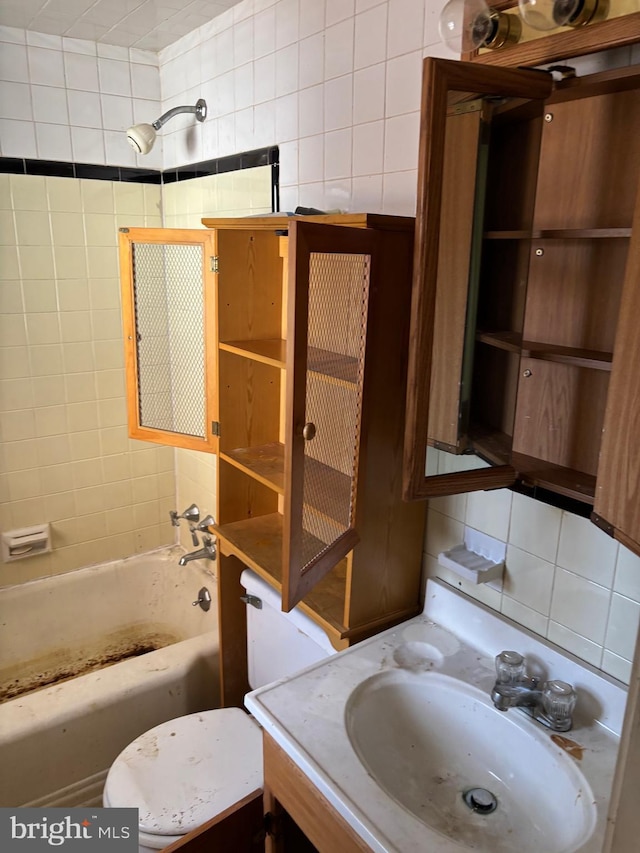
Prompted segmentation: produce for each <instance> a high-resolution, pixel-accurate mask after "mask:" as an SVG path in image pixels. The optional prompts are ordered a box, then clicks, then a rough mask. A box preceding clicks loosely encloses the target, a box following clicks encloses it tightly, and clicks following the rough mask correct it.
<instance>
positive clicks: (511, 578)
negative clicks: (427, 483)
mask: <svg viewBox="0 0 640 853" xmlns="http://www.w3.org/2000/svg"><path fill="white" fill-rule="evenodd" d="M429 453H430V455H431V453H432V451H431V449H430V450H429ZM460 459H461V464H463V465H464V464H465V462H464V461H462V460H464V457H460ZM447 467H448V469H449V468H450V467H451V461H450V460H447ZM465 524H466V525H468V526H469V527H472V528H474V529H476V530H480V531H482V532H483V533H487V534H488V535H490V536H493V537H495V538H496V539H499V540H500V541H502V542H504V543H506V545H507V556H506V564H505V569H504V573H503V577H502V580H501V581H492V582H490V583H488V584H479V585H475V584H472V583H469V582H468V581H466V580H464V579H463V578H461V577H459V576H458V575H456V574H455V573H454V572H453V571H451V570H450V569H447V568H444V567H443V566H440V565H439V564H438V554H439V553H440V552H441V551H445V550H447V549H449V548H452V547H453V546H454V545H458V544H460V543H461V542H462V540H463V535H464V526H465ZM424 567H425V574H426V576H427V577H439V578H441V579H442V580H445V581H447V582H448V583H451V584H453V585H455V586H457V587H458V588H460V589H462V590H464V592H466V593H467V594H468V595H471V596H472V597H473V598H476V599H478V600H479V601H482V602H483V603H484V604H486V605H487V606H489V607H492V608H493V609H494V610H497V611H499V612H500V613H503V614H504V615H505V616H507V617H508V618H510V619H513V620H515V621H516V622H518V623H519V624H521V625H524V626H525V627H526V628H529V629H530V630H531V631H534V632H535V633H536V634H540V635H541V636H543V637H546V638H547V639H549V640H551V641H552V642H554V643H556V644H557V645H559V646H561V647H562V648H564V649H567V650H568V651H570V652H572V653H573V654H575V655H577V656H578V657H580V658H582V659H583V660H586V661H588V662H589V663H591V664H593V665H594V666H596V667H599V668H601V669H603V670H604V671H605V672H608V673H609V674H610V675H613V676H614V677H615V678H618V679H620V680H621V681H624V682H626V683H628V681H629V675H630V670H631V661H632V660H633V655H634V649H635V642H636V636H637V633H638V624H639V620H640V558H639V557H637V556H635V555H634V554H632V553H631V552H630V551H629V550H627V549H626V548H624V547H623V546H622V545H619V544H618V543H617V542H616V541H615V540H614V539H612V538H610V537H609V536H607V535H606V534H605V533H603V532H602V531H601V530H599V529H598V528H597V527H596V526H595V525H594V524H593V523H592V522H591V521H589V520H588V519H585V518H582V517H580V516H577V515H575V514H573V513H571V512H567V511H564V510H560V509H557V508H556V507H552V506H548V505H547V504H544V503H541V502H540V501H536V500H533V499H531V498H529V497H526V496H525V495H520V494H517V493H514V492H511V491H510V490H509V489H497V490H495V491H489V492H471V493H470V494H468V495H466V494H463V495H455V496H453V497H442V498H433V499H431V500H430V501H429V514H428V520H427V533H426V537H425V553H424Z"/></svg>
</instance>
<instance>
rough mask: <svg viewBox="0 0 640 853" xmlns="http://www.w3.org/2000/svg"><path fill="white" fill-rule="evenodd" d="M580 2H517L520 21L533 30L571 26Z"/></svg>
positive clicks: (526, 0)
mask: <svg viewBox="0 0 640 853" xmlns="http://www.w3.org/2000/svg"><path fill="white" fill-rule="evenodd" d="M581 5H582V0H518V7H519V9H520V15H521V17H522V20H523V21H524V22H525V23H526V24H528V25H529V26H530V27H531V28H532V29H534V30H555V29H556V27H563V26H566V25H567V24H571V22H572V19H574V18H575V16H576V13H577V12H578V10H579V8H580V6H581Z"/></svg>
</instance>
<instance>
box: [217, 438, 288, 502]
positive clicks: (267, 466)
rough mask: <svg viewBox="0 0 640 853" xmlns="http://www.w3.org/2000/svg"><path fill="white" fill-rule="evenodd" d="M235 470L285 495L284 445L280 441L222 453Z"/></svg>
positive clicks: (237, 448) (222, 457)
mask: <svg viewBox="0 0 640 853" xmlns="http://www.w3.org/2000/svg"><path fill="white" fill-rule="evenodd" d="M220 458H221V459H224V460H225V461H226V462H229V463H230V464H231V465H233V466H234V467H235V468H238V469H239V470H240V471H243V472H244V473H245V474H248V475H249V476H250V477H253V478H254V479H255V480H258V481H259V482H260V483H263V484H264V485H265V486H268V487H269V488H271V489H275V491H276V492H277V493H278V494H279V495H284V445H283V444H281V443H280V442H278V441H272V442H269V443H268V444H262V445H260V446H259V447H236V448H234V449H233V450H225V451H223V452H221V453H220Z"/></svg>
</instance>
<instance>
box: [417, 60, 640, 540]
mask: <svg viewBox="0 0 640 853" xmlns="http://www.w3.org/2000/svg"><path fill="white" fill-rule="evenodd" d="M424 73H425V76H424V103H423V111H424V115H425V116H426V119H425V121H423V135H422V139H421V160H420V171H419V176H420V177H419V181H420V187H419V189H420V192H419V196H420V202H419V211H418V219H417V225H416V229H417V231H416V233H417V239H416V256H415V257H416V263H415V270H414V293H413V324H414V325H413V327H412V336H411V353H410V375H409V393H408V405H407V444H406V448H405V494H406V496H407V497H408V498H417V497H429V496H435V495H439V494H453V493H455V492H461V491H471V490H474V489H478V488H493V487H496V486H510V485H516V484H517V486H518V488H521V489H522V488H524V489H525V490H529V493H531V494H533V495H534V496H538V497H542V498H543V499H549V500H551V501H552V502H553V500H555V499H558V498H560V499H564V498H569V499H572V500H577V501H580V502H581V504H582V505H583V506H585V507H592V508H593V505H594V499H595V500H596V505H595V513H594V515H593V516H592V517H593V520H594V521H596V523H598V524H600V525H601V526H603V527H604V528H605V529H608V530H609V532H611V533H612V534H613V535H615V536H616V537H617V538H619V539H620V540H621V541H624V542H625V543H626V544H628V545H629V547H631V548H632V549H633V550H636V551H637V552H639V553H640V546H639V545H638V542H639V541H640V525H639V524H638V521H639V520H640V519H639V518H638V516H637V508H636V507H637V501H635V500H631V495H632V494H633V491H634V488H635V485H634V484H636V485H637V483H638V463H637V461H636V459H637V454H636V455H634V454H633V453H632V440H631V438H630V436H631V433H633V430H634V427H633V426H631V425H632V424H635V423H637V422H638V417H639V415H640V412H639V411H638V407H639V406H640V403H639V402H638V395H637V393H636V395H635V397H634V394H633V390H632V389H633V384H632V381H633V377H632V375H631V374H633V369H632V368H630V365H631V364H634V363H635V364H637V343H636V341H635V337H636V335H635V328H632V325H633V322H634V320H633V319H632V318H633V316H635V317H637V316H638V315H637V313H636V314H635V315H633V314H632V313H631V312H632V310H633V306H634V305H635V306H636V307H635V310H636V312H637V306H638V301H637V290H638V271H637V263H638V262H637V258H636V255H637V251H638V249H637V245H638V241H639V240H640V236H639V235H638V214H637V212H635V211H636V207H637V189H638V183H639V179H640V146H638V145H637V140H638V139H639V138H640V68H638V67H637V66H634V67H628V68H621V69H616V70H614V71H607V72H602V73H599V74H594V75H591V76H588V77H584V78H574V79H569V80H566V81H562V82H559V83H556V84H552V82H551V79H550V75H545V74H544V73H542V72H540V71H521V70H517V71H515V70H511V69H502V68H495V67H492V66H477V65H475V64H470V63H457V62H449V61H446V60H433V59H427V60H425V72H424ZM525 75H533V77H530V78H529V80H527V79H526V77H525ZM534 78H535V79H534ZM478 95H480V98H478V97H477V96H478ZM474 110H475V112H474ZM461 115H462V116H465V117H466V116H473V115H475V116H477V118H476V120H475V121H476V124H477V125H479V127H473V128H472V130H471V131H465V133H466V136H465V139H466V140H467V142H468V147H469V148H470V149H471V157H470V158H467V159H466V160H464V161H463V160H462V159H460V160H458V159H457V158H458V151H459V150H460V146H459V145H458V148H457V149H456V148H451V147H447V145H446V144H445V141H446V142H448V141H449V139H450V138H452V137H454V138H455V131H453V130H452V129H451V128H452V126H453V125H459V124H460V121H461V119H460V116H461ZM466 120H467V121H469V119H468V118H466ZM434 128H436V135H435V137H434V134H433V131H434ZM472 134H475V137H477V139H478V140H479V141H478V145H477V147H476V149H475V151H474V139H473V137H472ZM458 135H460V132H458ZM463 136H464V134H463ZM434 149H435V150H434ZM452 152H453V153H452ZM447 157H448V158H449V161H450V163H451V162H453V164H454V165H455V164H456V163H457V169H456V168H453V169H452V167H451V165H449V166H448V167H447V168H442V163H443V158H444V163H445V164H446V163H447ZM436 171H440V173H441V174H442V175H443V177H442V178H441V186H442V187H443V195H442V196H440V187H438V186H437V185H436V186H434V184H433V180H432V178H433V175H434V172H436ZM465 174H466V175H467V176H470V177H475V194H474V197H473V201H472V204H469V201H468V198H467V200H465V199H464V198H463V195H464V193H462V192H456V190H455V182H456V180H457V181H458V182H459V181H460V175H465ZM451 175H453V177H451ZM452 191H453V200H452ZM447 194H448V197H447ZM466 194H467V196H469V192H468V189H467V190H466ZM445 197H447V200H446V202H445ZM447 205H448V206H449V207H451V206H452V205H453V207H454V208H455V207H456V206H458V215H457V218H455V219H454V218H453V217H452V216H451V214H449V215H447ZM460 211H462V214H463V215H462V214H461V213H460ZM465 216H466V222H467V226H466V227H467V231H468V236H467V239H466V242H465V240H464V239H463V238H464V234H463V233H462V231H461V225H460V223H461V222H463V221H464V217H465ZM634 217H635V218H634ZM452 221H454V222H455V225H454V226H452V225H451V222H452ZM456 229H457V230H456ZM434 232H435V233H434ZM456 250H457V251H458V252H459V253H460V254H461V255H462V257H463V259H464V262H465V268H464V269H463V270H462V272H461V274H460V275H459V276H458V277H455V276H452V275H451V274H450V272H449V270H448V267H447V257H450V256H451V255H453V254H454V252H455V251H456ZM457 263H458V265H459V266H460V265H461V264H462V262H461V261H460V260H458V261H457ZM442 317H445V318H447V319H448V322H449V323H450V324H451V325H452V326H453V327H455V328H457V330H458V335H459V338H460V340H459V341H458V342H455V341H454V336H453V335H446V336H445V335H443V334H442V328H440V327H439V324H440V323H441V318H442ZM461 330H462V331H461ZM432 340H433V341H434V343H433V347H431V346H430V344H431V341H432ZM634 348H635V349H634ZM452 353H453V355H452ZM455 359H457V361H456V360H455ZM633 359H635V362H634V361H633ZM452 365H453V367H452ZM424 376H427V377H430V380H429V381H428V382H425V381H423V380H422V377H424ZM630 380H631V383H630ZM452 389H455V391H456V392H457V395H456V394H452ZM447 394H448V395H449V399H451V397H454V398H455V399H454V403H453V408H452V410H451V412H452V413H450V414H449V416H448V418H447V422H448V425H451V424H453V423H454V422H455V427H456V429H457V433H456V432H454V433H453V434H452V433H449V435H447V434H446V432H445V431H444V430H443V429H442V427H441V425H438V424H437V423H436V419H435V418H434V415H433V412H434V411H438V409H439V408H440V406H439V401H440V400H442V399H445V398H446V395H447ZM605 411H606V412H607V415H606V420H605ZM623 413H624V417H623ZM627 429H628V434H627ZM452 435H453V438H452ZM603 437H604V438H603ZM619 438H620V439H621V440H619ZM429 446H431V447H435V448H439V449H446V450H448V451H450V452H451V451H453V452H455V453H468V452H473V453H475V454H476V455H477V456H478V457H480V459H481V460H484V462H485V463H489V466H487V467H484V468H480V469H479V470H474V471H472V472H469V473H467V472H461V473H456V474H449V475H444V476H426V475H425V470H426V469H425V457H426V453H427V447H429ZM622 454H624V458H622ZM599 466H600V467H599ZM623 472H624V478H626V483H627V486H628V488H625V487H624V486H623V487H622V489H621V485H622V483H621V482H620V478H621V477H622V475H623ZM621 492H622V493H623V494H624V495H625V496H624V497H622V496H621ZM554 496H555V497H554ZM634 543H635V544H634Z"/></svg>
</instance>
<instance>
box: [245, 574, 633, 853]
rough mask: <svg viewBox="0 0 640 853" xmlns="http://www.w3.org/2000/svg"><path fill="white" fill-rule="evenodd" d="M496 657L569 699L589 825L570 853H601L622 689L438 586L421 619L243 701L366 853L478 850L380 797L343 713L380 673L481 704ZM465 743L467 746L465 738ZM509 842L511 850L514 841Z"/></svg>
mask: <svg viewBox="0 0 640 853" xmlns="http://www.w3.org/2000/svg"><path fill="white" fill-rule="evenodd" d="M452 625H455V626H456V629H455V633H453V632H452V631H451V630H449V628H448V627H445V626H452ZM503 649H515V650H517V651H519V652H520V653H522V654H524V655H525V657H526V661H527V672H528V674H540V675H541V676H542V677H544V678H559V679H562V680H564V681H568V682H570V683H572V684H573V685H574V686H575V687H576V689H577V691H578V697H579V698H578V706H577V708H576V715H575V718H574V727H573V729H572V730H571V731H570V732H568V733H567V734H566V735H565V737H566V738H568V739H569V740H570V741H571V742H573V743H574V744H576V745H577V746H578V749H577V750H576V753H577V754H578V755H580V756H581V757H580V758H579V759H577V758H575V757H572V758H570V759H569V760H570V761H571V762H575V763H576V766H577V767H579V769H580V771H581V772H582V773H583V774H584V776H585V777H586V779H587V782H588V783H589V785H590V786H591V790H592V792H593V797H594V802H595V803H596V805H597V809H598V821H597V826H596V829H595V831H594V833H593V835H592V836H591V838H590V839H589V841H587V843H586V844H582V845H581V846H579V847H578V848H575V850H572V851H571V853H578V851H579V853H600V851H601V848H602V839H603V834H604V828H605V824H606V812H607V804H608V799H609V795H610V790H611V783H612V780H613V774H614V770H615V759H616V753H617V747H618V736H619V732H620V729H621V725H622V716H623V714H624V705H625V701H626V690H625V688H624V685H622V684H620V683H619V682H617V681H615V680H614V679H611V678H609V677H608V676H606V675H604V674H603V673H601V672H599V671H598V670H595V669H594V668H592V667H589V666H588V665H587V664H583V663H582V662H580V661H579V660H578V659H576V658H574V657H572V656H570V655H569V654H564V653H560V652H559V651H558V650H557V649H556V648H555V647H553V646H551V644H549V643H547V642H546V641H545V640H543V639H542V638H539V637H537V636H536V635H535V634H532V633H530V632H528V631H526V629H523V628H520V627H519V626H516V625H515V624H514V623H511V622H510V621H509V620H506V619H504V617H502V616H501V615H499V614H496V613H494V612H493V611H491V610H489V609H488V608H486V607H484V605H482V604H478V603H477V602H475V601H472V600H471V599H469V598H468V597H467V596H465V595H463V594H462V593H459V592H458V591H457V590H455V589H453V588H452V587H449V586H448V585H447V584H444V583H442V582H441V581H429V583H428V586H427V598H426V604H425V612H424V613H423V614H422V615H421V616H417V617H415V618H414V619H411V620H409V621H407V622H404V623H402V624H401V625H398V626H397V627H395V628H392V629H389V630H387V631H385V632H383V633H381V634H378V635H376V636H375V637H372V638H371V639H369V640H365V641H364V642H362V643H359V644H358V645H356V646H353V647H351V648H350V649H347V650H346V651H344V652H341V653H340V654H337V655H335V656H332V657H330V658H328V659H326V660H323V661H321V662H320V663H318V664H314V665H313V666H311V667H309V668H307V669H305V670H303V671H302V672H301V673H298V674H297V675H294V676H291V677H290V678H286V679H282V680H281V681H278V682H274V683H273V684H270V685H267V686H265V687H262V688H259V689H258V690H255V691H253V692H252V693H249V694H248V695H247V696H246V698H245V704H246V706H247V708H248V709H249V711H250V712H251V713H252V714H253V715H254V717H255V719H256V720H257V721H258V722H259V723H260V724H261V725H262V726H263V728H264V729H265V730H266V731H267V732H268V734H269V735H271V737H272V738H273V739H274V740H275V741H276V742H277V743H278V744H279V745H280V746H281V747H282V748H283V749H284V751H285V752H286V753H287V754H288V755H289V756H290V758H291V759H292V760H293V761H294V762H295V763H296V764H297V765H298V766H299V767H300V768H301V770H302V771H303V772H304V773H305V774H306V775H307V776H308V778H309V779H310V780H311V781H312V782H313V784H314V785H315V786H316V787H317V788H318V790H319V791H321V793H322V794H323V795H324V796H325V797H326V798H327V799H328V800H329V802H330V803H331V804H332V805H333V806H334V808H335V809H336V810H337V811H338V813H339V814H340V815H341V816H342V817H343V818H344V819H345V820H346V821H347V823H348V824H349V825H350V826H351V827H352V828H353V829H354V830H355V831H356V832H357V833H358V835H359V836H360V837H361V838H362V839H363V840H364V841H365V842H366V843H367V844H368V845H369V846H370V847H371V849H372V850H373V851H378V852H379V853H387V851H398V853H413V851H416V853H417V852H418V851H425V850H429V851H430V853H435V852H436V851H437V853H460V851H463V850H469V849H478V850H482V849H483V848H482V846H481V845H478V846H477V847H475V846H474V844H473V842H471V846H470V844H469V843H460V841H461V839H460V840H458V841H456V840H454V839H455V829H454V830H453V832H452V835H451V837H447V836H445V835H444V834H442V833H440V832H437V831H436V830H434V829H432V828H431V827H429V826H428V825H426V824H425V823H423V822H422V821H420V820H419V819H418V818H416V817H415V816H414V815H413V814H412V813H411V812H410V811H408V810H407V809H405V808H404V807H403V806H402V805H401V804H400V803H399V802H397V801H396V800H395V799H393V798H392V797H391V796H389V795H388V794H387V793H385V791H384V790H383V789H382V788H381V787H380V786H379V785H378V784H377V783H376V782H375V781H374V779H373V778H372V777H371V775H370V774H369V773H368V772H367V769H366V768H365V766H364V765H363V764H362V763H361V761H360V759H359V758H358V756H357V754H356V752H355V750H354V748H353V746H352V744H351V742H350V740H349V736H348V732H347V726H346V721H345V708H346V705H347V702H348V700H349V697H350V695H351V694H352V692H353V690H354V689H355V688H356V687H357V686H358V685H359V684H361V683H362V682H364V681H365V680H366V679H368V678H370V677H371V676H373V675H375V674H376V673H380V672H384V671H389V672H390V673H392V674H393V673H395V674H396V675H397V677H398V678H399V679H402V678H404V677H405V675H406V677H407V678H408V679H412V678H419V677H420V676H421V674H422V675H423V676H424V674H426V675H427V677H428V673H430V672H437V673H440V674H443V675H448V676H452V677H454V678H456V679H460V680H462V681H464V682H466V683H467V684H470V685H473V686H474V687H477V688H479V689H480V690H481V691H482V692H483V694H484V695H485V696H488V695H489V693H490V690H491V687H492V685H493V683H494V681H495V667H494V657H495V655H496V654H498V653H499V652H500V651H502V650H503ZM394 677H395V676H394ZM496 713H500V712H498V711H496ZM506 714H509V715H517V720H518V723H519V725H520V726H522V727H523V728H526V727H534V730H535V731H536V732H537V733H538V734H539V733H540V732H542V733H543V736H544V737H549V738H551V737H552V736H553V735H554V733H553V732H551V731H550V730H548V729H545V728H544V727H542V726H541V725H540V724H539V723H536V722H534V721H533V720H531V719H529V718H528V717H527V716H526V715H524V714H523V713H522V712H520V711H516V710H509V711H507V712H506ZM465 733H466V732H465ZM469 739H470V742H472V740H473V732H472V731H471V729H469ZM554 743H557V739H556V740H554ZM499 748H500V744H496V749H499ZM555 748H556V749H558V750H560V747H555ZM540 784H541V785H544V784H545V780H544V779H541V780H540ZM512 838H513V841H514V842H515V846H517V840H516V837H513V836H512Z"/></svg>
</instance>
